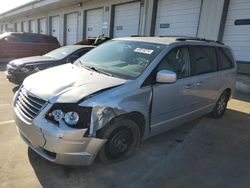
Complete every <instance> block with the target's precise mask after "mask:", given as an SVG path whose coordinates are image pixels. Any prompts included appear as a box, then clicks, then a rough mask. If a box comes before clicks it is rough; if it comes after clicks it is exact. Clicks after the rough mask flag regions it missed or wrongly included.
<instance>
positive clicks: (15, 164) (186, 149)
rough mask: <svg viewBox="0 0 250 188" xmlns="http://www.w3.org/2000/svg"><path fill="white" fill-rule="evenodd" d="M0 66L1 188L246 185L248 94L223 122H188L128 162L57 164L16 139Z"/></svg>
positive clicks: (9, 90)
mask: <svg viewBox="0 0 250 188" xmlns="http://www.w3.org/2000/svg"><path fill="white" fill-rule="evenodd" d="M4 69H5V68H4V66H2V67H1V66H0V187H83V188H84V187H85V188H92V187H94V188H98V187H101V188H106V187H107V188H110V187H119V188H120V187H126V188H127V187H171V188H172V187H192V188H193V187H237V188H239V187H250V160H249V159H250V149H249V145H250V134H249V133H250V96H246V95H240V94H237V95H236V97H235V98H234V99H233V100H231V101H230V103H229V106H228V110H227V112H226V114H225V115H224V117H223V118H221V119H217V120H214V119H209V118H207V117H203V118H200V119H198V120H195V121H192V122H189V123H186V124H184V125H182V126H179V127H177V128H176V129H173V130H171V131H168V132H166V133H163V134H161V135H158V136H155V137H153V138H151V139H149V140H147V141H145V142H143V144H142V146H141V147H140V149H139V151H138V152H137V153H136V154H135V155H134V156H133V157H132V158H130V159H128V160H126V161H123V162H120V163H116V164H112V165H104V164H102V163H101V162H99V161H98V160H96V161H95V163H94V164H93V165H92V166H89V167H65V166H60V165H55V164H53V163H50V162H48V161H46V160H45V159H43V158H41V157H40V156H38V155H37V154H36V153H34V152H33V151H32V150H30V149H28V147H27V146H26V145H25V144H24V143H23V141H22V140H21V139H20V138H19V136H18V135H17V131H16V128H15V123H14V121H13V115H12V114H13V112H12V108H11V102H12V98H13V95H14V92H15V91H16V90H17V86H16V85H14V84H11V83H9V82H8V81H7V80H6V79H5V75H4V72H3V71H4Z"/></svg>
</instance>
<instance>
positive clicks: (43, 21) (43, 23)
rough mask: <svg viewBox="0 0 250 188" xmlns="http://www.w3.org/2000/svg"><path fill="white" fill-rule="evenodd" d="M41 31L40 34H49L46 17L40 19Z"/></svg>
mask: <svg viewBox="0 0 250 188" xmlns="http://www.w3.org/2000/svg"><path fill="white" fill-rule="evenodd" d="M39 33H40V34H47V22H46V18H41V19H39Z"/></svg>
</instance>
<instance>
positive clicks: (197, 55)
mask: <svg viewBox="0 0 250 188" xmlns="http://www.w3.org/2000/svg"><path fill="white" fill-rule="evenodd" d="M190 51H191V54H192V69H193V71H192V72H193V74H195V75H199V74H204V73H210V72H214V71H216V70H217V59H216V58H217V55H216V49H215V48H214V47H207V46H192V47H190Z"/></svg>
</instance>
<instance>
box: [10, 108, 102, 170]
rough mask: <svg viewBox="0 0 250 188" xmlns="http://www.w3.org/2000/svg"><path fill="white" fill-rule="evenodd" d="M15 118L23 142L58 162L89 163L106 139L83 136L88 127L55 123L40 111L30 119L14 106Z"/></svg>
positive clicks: (43, 155)
mask: <svg viewBox="0 0 250 188" xmlns="http://www.w3.org/2000/svg"><path fill="white" fill-rule="evenodd" d="M14 109H15V108H14ZM44 110H45V111H46V109H44ZM15 121H16V124H17V129H18V132H19V134H20V136H21V138H22V139H23V140H24V142H25V143H26V144H27V145H29V146H30V148H31V149H32V150H34V151H35V152H36V153H38V154H39V155H41V156H42V157H43V158H45V159H47V160H49V161H51V162H54V163H57V164H63V165H90V164H92V163H93V161H94V159H95V157H96V155H97V153H98V151H99V150H100V148H101V147H102V146H103V144H104V143H105V142H106V140H104V139H98V138H88V137H84V134H85V133H86V131H87V129H73V128H69V127H67V126H66V125H62V127H58V126H55V125H54V124H52V123H50V122H49V121H47V120H46V119H45V118H42V117H41V115H40V116H39V115H38V116H37V117H36V118H35V119H34V120H33V121H32V122H31V123H29V122H27V121H26V120H25V119H24V118H23V117H22V115H21V114H19V112H18V110H16V109H15Z"/></svg>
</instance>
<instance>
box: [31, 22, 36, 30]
mask: <svg viewBox="0 0 250 188" xmlns="http://www.w3.org/2000/svg"><path fill="white" fill-rule="evenodd" d="M30 33H36V21H35V20H30Z"/></svg>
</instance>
